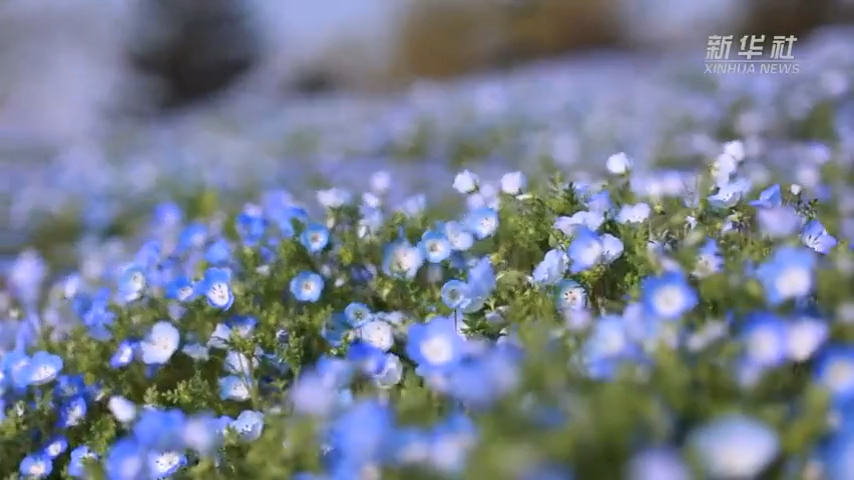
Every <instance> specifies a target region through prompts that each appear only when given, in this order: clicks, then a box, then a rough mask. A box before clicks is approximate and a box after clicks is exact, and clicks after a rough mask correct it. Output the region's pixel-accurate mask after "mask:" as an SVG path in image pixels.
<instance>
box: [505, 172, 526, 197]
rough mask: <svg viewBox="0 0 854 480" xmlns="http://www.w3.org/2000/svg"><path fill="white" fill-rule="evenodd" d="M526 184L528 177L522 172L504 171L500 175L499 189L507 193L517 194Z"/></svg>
mask: <svg viewBox="0 0 854 480" xmlns="http://www.w3.org/2000/svg"><path fill="white" fill-rule="evenodd" d="M527 186H528V178H527V177H526V176H525V174H524V173H522V172H510V173H505V174H504V176H502V177H501V191H502V192H504V193H506V194H507V195H519V194H520V193H522V191H524V190H525V188H526V187H527Z"/></svg>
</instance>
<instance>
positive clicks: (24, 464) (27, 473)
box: [19, 454, 53, 479]
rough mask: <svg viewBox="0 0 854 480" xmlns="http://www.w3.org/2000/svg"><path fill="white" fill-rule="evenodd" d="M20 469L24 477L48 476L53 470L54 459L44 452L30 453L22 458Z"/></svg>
mask: <svg viewBox="0 0 854 480" xmlns="http://www.w3.org/2000/svg"><path fill="white" fill-rule="evenodd" d="M19 470H20V472H21V476H22V477H23V478H33V479H35V478H47V476H48V475H50V473H51V472H52V471H53V461H52V460H51V459H50V457H48V456H47V455H44V454H36V455H28V456H26V457H24V459H23V460H21V466H20V469H19Z"/></svg>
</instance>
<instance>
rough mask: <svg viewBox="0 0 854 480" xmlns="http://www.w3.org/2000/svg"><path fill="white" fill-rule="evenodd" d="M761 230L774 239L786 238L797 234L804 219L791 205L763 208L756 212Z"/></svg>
mask: <svg viewBox="0 0 854 480" xmlns="http://www.w3.org/2000/svg"><path fill="white" fill-rule="evenodd" d="M756 221H757V223H758V224H759V231H760V232H762V233H764V234H765V235H768V236H769V237H771V238H773V239H778V238H786V237H788V236H790V235H793V234H795V233H796V232H797V231H798V230H799V229H800V228H801V226H802V225H803V223H804V219H803V217H801V216H800V215H799V214H798V212H797V211H796V210H795V209H794V208H793V207H791V206H789V205H785V206H781V207H770V208H762V209H760V210H759V212H757V213H756Z"/></svg>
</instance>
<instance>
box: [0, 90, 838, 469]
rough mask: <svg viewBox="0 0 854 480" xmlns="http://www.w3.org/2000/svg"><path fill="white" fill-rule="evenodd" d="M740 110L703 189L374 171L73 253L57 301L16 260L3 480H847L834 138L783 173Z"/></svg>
mask: <svg viewBox="0 0 854 480" xmlns="http://www.w3.org/2000/svg"><path fill="white" fill-rule="evenodd" d="M773 81H776V80H773ZM753 82H755V83H752V85H753V86H756V85H760V86H761V85H762V83H761V82H757V81H755V80H754V81H753ZM724 83H725V82H724ZM722 88H723V89H724V91H726V92H731V91H732V90H727V89H726V88H724V87H722ZM775 88H782V87H780V86H779V85H777V86H776V87H775ZM846 88H847V86H845V87H844V88H841V89H836V90H833V89H830V90H827V91H824V93H816V92H815V91H813V90H804V91H802V92H800V93H801V94H802V97H801V99H802V100H803V99H804V98H806V99H807V100H805V101H806V102H807V103H809V101H813V100H815V103H816V104H821V102H825V101H828V102H830V101H833V102H837V103H840V104H841V101H839V100H838V98H841V97H840V96H841V93H843V90H845V89H846ZM796 93H797V92H795V93H793V95H795V94H796ZM487 96H488V95H487ZM498 97H499V98H500V95H498ZM489 98H491V100H490V101H491V103H490V101H487V100H483V102H484V104H485V105H486V106H483V109H484V111H486V112H489V111H491V112H492V114H498V113H500V115H498V116H508V118H512V116H510V112H509V111H508V109H507V108H503V107H502V108H497V107H496V106H495V105H496V102H498V103H500V102H499V101H498V100H496V97H494V96H493V97H489ZM748 98H750V99H752V100H753V101H754V102H755V107H754V108H755V109H756V110H752V111H748V112H743V113H742V116H741V117H739V121H740V122H742V123H745V124H750V121H753V122H754V123H753V124H752V125H753V127H755V128H753V129H751V128H752V127H749V125H748V126H747V127H746V126H745V125H740V126H738V127H737V130H741V131H739V132H730V133H726V132H724V133H720V132H718V133H716V136H712V135H711V134H709V135H707V136H705V137H704V139H705V140H703V139H699V140H698V139H697V138H694V140H696V142H697V143H699V144H702V145H703V146H702V148H698V149H695V151H694V152H693V153H691V154H689V153H686V151H682V153H681V155H683V156H686V157H690V156H691V155H693V154H698V153H699V154H702V155H701V158H703V159H710V160H709V161H705V162H703V163H701V164H700V165H699V167H698V166H697V165H694V168H684V169H677V168H667V167H656V166H655V165H654V164H653V163H652V161H651V159H648V158H645V157H649V156H651V155H652V154H651V153H650V152H651V151H653V150H654V148H653V147H652V146H650V145H648V144H646V143H643V142H640V140H637V139H635V140H637V141H638V142H639V143H638V144H637V145H636V146H637V150H638V151H639V152H642V153H643V155H642V156H641V157H638V156H636V155H635V154H634V153H633V152H631V151H630V149H627V150H626V151H625V152H624V153H621V152H620V151H619V150H620V149H613V151H610V152H609V153H608V154H606V155H604V156H603V158H601V162H602V163H603V164H604V166H605V173H603V174H602V175H601V176H600V177H595V176H593V175H592V174H591V175H590V176H588V177H587V179H579V178H573V179H571V180H570V179H568V178H566V176H565V175H566V170H568V169H567V162H566V161H565V160H564V161H561V159H560V158H561V157H562V156H563V155H570V156H573V155H579V152H578V151H576V150H575V147H573V146H572V145H573V142H574V140H573V139H572V138H569V137H563V138H562V139H560V138H559V139H558V140H555V141H554V142H553V143H554V144H553V146H552V147H553V148H552V149H551V153H550V155H549V156H550V157H551V160H553V161H552V162H551V163H550V166H549V167H547V168H544V171H545V172H547V173H548V175H542V174H540V173H525V172H523V171H518V170H516V169H510V170H509V171H507V172H502V173H501V174H499V175H491V172H486V173H483V172H481V171H480V170H479V168H478V167H477V166H475V165H469V166H468V167H466V168H462V167H461V168H459V169H458V171H457V172H456V173H455V174H454V176H453V177H452V178H448V179H447V180H448V181H447V182H438V181H436V182H431V188H433V189H436V190H440V191H441V192H443V193H442V195H440V196H439V197H444V199H445V200H448V199H450V200H452V201H451V202H450V204H451V205H446V204H448V203H449V202H447V201H446V202H440V201H438V200H437V201H428V197H427V195H426V194H424V195H415V196H405V197H403V198H402V199H397V198H395V197H394V196H393V195H392V193H393V192H394V190H395V188H394V187H395V182H397V181H398V179H397V174H395V173H393V172H391V171H390V170H381V171H377V172H375V173H373V174H372V175H371V176H370V178H369V179H368V180H367V181H365V182H364V183H363V184H362V185H361V188H359V189H355V188H345V187H342V186H337V187H332V188H322V189H317V190H316V191H315V200H316V201H314V202H311V204H309V203H303V202H301V201H300V198H301V197H300V196H298V195H296V194H293V193H289V192H288V191H285V190H283V189H281V188H278V189H266V190H264V191H263V193H262V194H261V195H258V196H256V198H254V199H253V201H252V202H251V203H246V204H245V205H243V206H242V207H241V208H237V209H230V208H226V207H220V206H218V205H216V202H215V201H214V199H212V198H210V197H206V196H203V199H205V200H204V202H202V203H204V205H203V207H204V208H199V205H198V203H196V204H192V205H193V206H192V207H191V206H188V205H186V204H182V203H171V202H166V203H160V204H157V205H156V206H155V207H154V208H153V209H151V210H150V211H148V212H147V214H146V215H145V222H144V223H143V224H141V225H137V226H136V227H137V228H136V230H134V231H135V232H136V233H137V234H138V235H130V234H128V238H124V239H123V240H122V241H121V242H120V243H119V244H115V243H114V244H110V243H106V244H93V243H87V242H91V240H89V239H84V241H83V242H82V243H81V244H82V245H83V247H82V248H81V249H80V250H81V253H80V255H79V258H78V259H77V260H79V266H78V268H77V269H75V270H74V271H61V272H57V271H56V270H53V271H51V269H50V268H49V267H50V263H49V262H48V261H47V260H45V259H44V258H43V257H42V256H40V255H39V254H38V253H36V252H35V251H33V250H27V251H24V252H22V253H21V254H20V255H19V256H18V258H17V259H16V261H15V262H14V265H12V267H11V269H10V271H9V275H8V279H7V285H6V286H7V287H8V292H7V293H4V295H3V298H2V305H0V307H2V311H0V313H2V314H3V315H7V316H8V317H9V321H7V322H5V323H4V324H3V328H4V331H3V340H4V341H5V340H6V339H8V341H7V342H6V343H8V345H4V353H3V354H2V357H1V358H0V420H2V421H0V451H2V452H3V453H4V454H3V456H2V457H0V469H2V472H0V473H3V474H6V473H9V474H13V475H16V474H20V475H21V476H22V477H24V478H47V477H48V476H51V475H57V474H59V473H60V472H62V473H65V474H66V475H68V476H69V477H72V478H99V477H97V476H96V473H99V474H103V475H105V476H106V478H107V479H109V480H138V479H139V480H144V479H160V478H258V479H266V478H270V479H273V478H295V479H302V480H307V479H335V480H339V479H340V480H348V479H367V478H398V477H399V478H411V477H416V478H434V477H436V476H439V477H448V478H490V477H491V476H492V477H495V478H517V479H571V478H580V479H596V478H621V477H623V476H624V477H626V478H630V479H633V480H682V479H686V480H687V479H691V478H715V479H733V478H738V479H741V478H793V479H794V478H828V479H847V478H852V477H854V463H852V460H851V459H852V458H854V346H852V343H851V339H852V338H854V326H852V325H854V300H852V298H851V292H852V291H854V253H852V250H851V248H850V240H851V238H852V234H854V231H852V227H854V204H852V199H854V191H852V187H851V185H852V184H854V182H852V181H851V180H854V179H851V178H847V177H848V176H850V173H849V172H848V171H847V170H846V169H845V167H846V165H847V163H846V162H848V161H850V160H849V156H850V153H851V150H850V146H848V145H847V144H846V143H845V135H848V132H847V131H845V130H844V123H843V122H842V120H839V121H838V122H837V124H836V127H835V130H834V132H832V133H833V135H836V136H838V137H837V138H836V139H831V138H824V139H818V138H815V136H813V138H808V139H806V140H803V139H797V140H791V141H787V142H786V144H785V146H781V147H779V149H778V147H777V146H776V145H772V144H771V143H772V142H770V141H768V140H767V138H771V137H773V135H772V134H771V133H768V132H764V131H763V128H764V127H763V128H760V127H756V124H757V123H761V120H763V119H766V117H764V116H762V115H761V114H760V112H762V109H763V108H768V109H772V111H775V112H776V110H773V109H775V108H778V106H777V105H776V104H775V103H774V101H776V100H773V99H771V100H769V99H767V98H765V97H763V91H762V90H761V88H760V87H756V91H754V92H751V93H750V96H749V97H748ZM765 101H767V105H766V104H764V103H763V102H765ZM547 103H548V102H544V103H543V105H542V106H541V107H543V108H545V107H546V104H547ZM490 105H491V107H490ZM695 105H696V107H697V108H698V109H701V107H702V106H707V107H708V106H713V105H711V104H708V103H703V102H702V101H700V103H696V104H695ZM834 105H835V103H834ZM790 107H791V108H796V107H797V105H795V106H791V105H790ZM490 108H497V110H490ZM627 108H628V107H627ZM787 108H788V107H787ZM816 108H818V107H816ZM840 111H842V110H841V109H840ZM542 112H543V110H540V113H542ZM481 113H482V115H484V116H485V117H489V114H487V113H483V112H481ZM594 113H595V112H594ZM648 113H649V112H646V111H644V115H646V114H648ZM659 113H660V114H664V113H666V112H659ZM695 113H696V112H695ZM750 114H752V116H751V115H750ZM704 115H705V116H707V117H710V116H715V115H717V114H716V113H715V112H706V113H702V112H701V113H696V117H697V118H696V121H697V122H698V123H699V124H702V123H703V122H704V119H703V118H702V117H703V116H704ZM805 115H806V114H805ZM813 115H819V113H813ZM840 118H841V117H840ZM480 120H481V121H484V118H480ZM493 121H495V119H494V118H493ZM727 122H729V120H727ZM810 122H818V120H817V119H815V118H813V119H811V120H810ZM616 123H617V125H616V126H614V129H615V133H614V135H617V136H619V135H618V134H619V133H620V131H619V127H620V125H619V122H616ZM711 123H714V122H711ZM593 124H596V123H595V122H594V123H593ZM716 124H717V123H716ZM725 124H727V125H729V123H725ZM599 126H600V128H604V127H603V126H602V125H599ZM646 127H648V128H652V127H649V126H646ZM765 127H767V129H768V130H769V131H771V130H774V128H777V127H779V126H770V125H767V126H765ZM626 128H628V127H626ZM596 133H597V132H595V131H589V132H585V134H589V135H594V134H596ZM598 133H599V134H601V133H602V132H601V131H600V132H598ZM644 133H646V134H649V133H650V132H649V131H646V130H645V131H644ZM778 133H779V132H778ZM482 134H483V132H473V134H472V133H470V132H467V133H466V135H465V141H466V142H470V141H471V139H472V138H478V135H482ZM662 135H664V134H663V133H662ZM557 136H558V137H560V135H559V134H558V135H557ZM629 137H633V136H632V135H628V136H626V137H623V138H629ZM440 138H441V137H440ZM680 138H682V139H683V140H684V139H685V138H687V137H680ZM692 138H693V137H692ZM715 138H721V139H722V140H715ZM733 138H739V139H735V140H733ZM709 142H711V146H709ZM445 147H446V148H447V146H445ZM597 148H599V147H598V146H597ZM567 150H573V153H571V154H567V153H566V152H567ZM676 150H678V149H676ZM460 155H463V154H460ZM778 156H779V157H778ZM778 158H779V159H780V161H790V160H791V163H790V164H787V165H786V167H787V169H788V170H790V171H794V172H795V177H796V178H794V179H792V178H788V177H785V176H780V178H779V179H778V178H777V174H776V173H775V172H774V170H773V167H774V166H775V164H774V162H775V161H777V159H778ZM776 166H778V167H779V165H776ZM483 170H486V168H484V169H483ZM775 182H779V183H775ZM213 183H215V182H213ZM433 183H436V184H437V185H434V184H433ZM214 186H215V185H214ZM225 190H227V189H225ZM454 191H456V193H454ZM430 198H434V197H430ZM191 203H192V202H191ZM453 204H456V206H454V205H453ZM457 207H459V208H457ZM114 213H116V212H113V214H114ZM89 220H91V219H89ZM95 223H97V222H95ZM86 226H87V228H94V226H93V224H87V225H86ZM763 475H764V476H765V477H763Z"/></svg>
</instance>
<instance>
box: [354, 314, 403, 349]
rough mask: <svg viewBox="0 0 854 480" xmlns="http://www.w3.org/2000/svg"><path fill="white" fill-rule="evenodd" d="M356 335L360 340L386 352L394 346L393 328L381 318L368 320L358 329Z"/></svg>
mask: <svg viewBox="0 0 854 480" xmlns="http://www.w3.org/2000/svg"><path fill="white" fill-rule="evenodd" d="M358 337H359V339H360V340H361V341H363V342H365V343H367V344H369V345H371V346H373V347H374V348H377V349H379V350H381V351H383V352H387V351H389V350H390V349H391V347H393V346H394V330H393V329H392V326H391V325H390V324H389V323H388V322H385V321H383V320H373V321H370V322H368V323H366V324H364V325H362V326H361V327H359V329H358Z"/></svg>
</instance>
